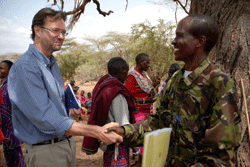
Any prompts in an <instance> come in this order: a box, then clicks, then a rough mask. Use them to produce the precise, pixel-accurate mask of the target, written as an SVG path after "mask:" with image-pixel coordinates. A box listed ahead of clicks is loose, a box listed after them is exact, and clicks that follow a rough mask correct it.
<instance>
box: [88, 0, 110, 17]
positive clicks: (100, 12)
mask: <svg viewBox="0 0 250 167" xmlns="http://www.w3.org/2000/svg"><path fill="white" fill-rule="evenodd" d="M93 2H94V3H95V4H96V6H97V8H96V9H97V11H98V12H99V14H101V15H103V16H104V17H106V15H110V13H114V12H113V11H112V10H109V11H108V13H107V12H104V11H102V10H101V9H100V2H99V1H98V0H93Z"/></svg>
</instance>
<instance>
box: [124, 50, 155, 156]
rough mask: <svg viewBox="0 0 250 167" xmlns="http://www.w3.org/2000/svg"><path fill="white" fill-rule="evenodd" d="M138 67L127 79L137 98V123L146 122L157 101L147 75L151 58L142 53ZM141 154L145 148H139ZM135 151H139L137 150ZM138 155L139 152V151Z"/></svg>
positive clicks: (139, 56) (138, 57)
mask: <svg viewBox="0 0 250 167" xmlns="http://www.w3.org/2000/svg"><path fill="white" fill-rule="evenodd" d="M135 61H136V67H135V68H134V69H133V70H132V71H130V73H129V74H128V77H127V79H126V83H125V86H126V87H127V88H128V90H129V91H130V92H131V94H132V95H133V96H134V97H135V98H136V103H137V104H136V111H139V112H138V113H137V114H134V115H135V120H136V122H141V121H144V120H146V119H147V118H148V116H149V115H150V108H151V106H152V105H153V103H154V102H155V101H156V97H155V93H154V90H153V89H151V87H152V81H151V79H150V78H149V76H148V74H147V72H146V71H147V70H148V69H149V67H150V57H149V55H147V54H145V53H140V54H138V55H137V56H136V58H135ZM139 149H140V154H141V155H142V152H143V147H139ZM133 151H134V152H135V151H137V150H136V148H134V149H133ZM137 154H138V151H137Z"/></svg>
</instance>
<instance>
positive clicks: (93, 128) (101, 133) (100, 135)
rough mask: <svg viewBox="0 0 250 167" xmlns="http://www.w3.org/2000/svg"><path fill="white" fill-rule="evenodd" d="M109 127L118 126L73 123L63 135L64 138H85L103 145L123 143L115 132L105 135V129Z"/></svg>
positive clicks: (111, 124)
mask: <svg viewBox="0 0 250 167" xmlns="http://www.w3.org/2000/svg"><path fill="white" fill-rule="evenodd" d="M109 126H110V127H111V126H119V124H118V123H110V124H107V125H105V126H103V127H101V126H97V125H86V124H82V123H78V122H74V123H73V124H72V126H71V127H70V128H69V130H68V131H67V132H66V133H65V135H66V136H87V137H93V138H96V139H98V140H100V141H101V142H102V143H103V144H105V145H110V144H113V143H116V142H123V139H122V137H121V136H120V135H118V134H116V133H115V132H110V133H106V129H107V128H108V127H109Z"/></svg>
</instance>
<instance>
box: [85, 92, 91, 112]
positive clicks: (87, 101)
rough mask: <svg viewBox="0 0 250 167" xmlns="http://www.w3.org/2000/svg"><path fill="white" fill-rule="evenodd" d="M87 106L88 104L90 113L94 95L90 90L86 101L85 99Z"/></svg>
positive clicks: (87, 107)
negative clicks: (92, 95)
mask: <svg viewBox="0 0 250 167" xmlns="http://www.w3.org/2000/svg"><path fill="white" fill-rule="evenodd" d="M85 106H86V109H87V112H88V113H90V111H91V106H92V97H91V93H90V92H88V94H87V97H86V101H85Z"/></svg>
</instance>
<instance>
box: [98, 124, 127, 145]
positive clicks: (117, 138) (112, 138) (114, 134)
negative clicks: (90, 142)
mask: <svg viewBox="0 0 250 167" xmlns="http://www.w3.org/2000/svg"><path fill="white" fill-rule="evenodd" d="M102 128H103V137H101V138H100V139H98V140H99V142H101V143H102V144H104V145H110V144H114V143H118V142H119V143H121V142H123V136H124V129H123V128H122V127H120V126H119V123H116V122H111V123H108V124H106V125H104V126H103V127H102ZM101 134H102V133H101Z"/></svg>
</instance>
